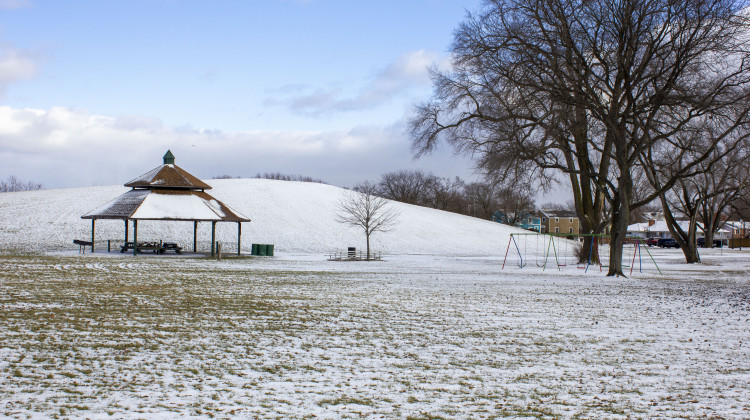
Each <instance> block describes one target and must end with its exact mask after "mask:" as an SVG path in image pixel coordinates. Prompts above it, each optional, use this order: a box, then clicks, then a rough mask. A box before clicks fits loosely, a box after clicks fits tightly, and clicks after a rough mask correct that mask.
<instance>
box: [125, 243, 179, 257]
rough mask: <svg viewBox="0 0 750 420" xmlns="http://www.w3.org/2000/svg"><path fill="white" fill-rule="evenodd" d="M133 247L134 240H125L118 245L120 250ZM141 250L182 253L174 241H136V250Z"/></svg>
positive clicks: (127, 249) (155, 252)
mask: <svg viewBox="0 0 750 420" xmlns="http://www.w3.org/2000/svg"><path fill="white" fill-rule="evenodd" d="M134 247H135V243H134V242H125V244H124V245H123V246H121V247H120V252H123V253H124V252H126V251H129V250H130V251H132V250H133V248H134ZM143 251H153V252H154V254H164V253H165V252H167V251H174V252H175V253H177V254H182V247H181V246H179V245H177V243H175V242H163V243H162V242H138V252H139V253H140V252H143Z"/></svg>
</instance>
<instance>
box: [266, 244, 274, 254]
mask: <svg viewBox="0 0 750 420" xmlns="http://www.w3.org/2000/svg"><path fill="white" fill-rule="evenodd" d="M266 255H267V256H269V257H273V244H267V245H266Z"/></svg>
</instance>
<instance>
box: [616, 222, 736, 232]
mask: <svg viewBox="0 0 750 420" xmlns="http://www.w3.org/2000/svg"><path fill="white" fill-rule="evenodd" d="M677 223H678V224H679V225H680V227H681V228H682V230H684V231H685V232H687V230H688V227H689V225H690V222H689V221H687V220H678V221H677ZM697 229H698V232H700V233H703V229H701V227H700V226H697ZM719 231H720V232H723V231H727V230H726V229H724V228H720V229H719ZM628 232H655V233H668V232H669V228H668V227H667V222H665V221H664V220H657V221H656V222H655V223H654V224H653V225H651V226H649V224H648V223H634V224H632V225H629V226H628ZM727 232H728V231H727Z"/></svg>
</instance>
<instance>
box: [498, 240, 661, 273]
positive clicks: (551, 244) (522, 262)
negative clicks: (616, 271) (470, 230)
mask: <svg viewBox="0 0 750 420" xmlns="http://www.w3.org/2000/svg"><path fill="white" fill-rule="evenodd" d="M516 236H526V237H528V236H536V237H537V245H538V242H539V241H538V239H539V236H542V237H549V242H548V243H547V251H546V253H545V254H544V255H545V257H544V264H543V265H539V264H538V263H537V266H538V267H541V268H542V271H544V270H546V269H547V261H548V260H549V257H550V250H551V251H552V253H553V255H554V257H555V264H556V265H557V270H558V271H560V267H565V266H567V255H566V256H565V258H566V261H565V264H560V259H559V257H558V254H557V246H555V237H557V238H562V239H568V238H566V237H575V238H580V237H583V238H591V244H592V246H591V247H589V258H588V260H587V261H586V264H585V267H579V268H585V271H584V272H588V271H589V267H590V266H591V265H592V263H591V257H592V255H593V250H594V246H596V247H599V246H600V245H601V244H602V242H603V241H599V240H598V239H599V238H609V235H605V234H594V233H555V234H547V233H511V234H510V239H509V240H508V247H507V248H506V249H505V258H504V259H503V268H502V269H503V270H504V269H505V263H506V261H507V260H508V252H509V251H510V244H511V243H513V245H515V247H516V252H518V258H519V264H518V266H519V267H520V268H524V267H525V266H526V264H527V262H525V260H528V258H525V254H526V248H527V247H526V245H527V244H528V239H527V240H526V241H524V254H523V255H522V254H521V248H520V247H519V246H518V241H516V239H515V237H516ZM625 239H630V240H631V241H635V247H634V248H633V260H632V262H631V264H630V274H633V267H634V266H635V256H636V254H637V255H638V271H639V272H641V273H642V272H643V261H642V255H641V248H642V247H641V238H639V237H636V236H628V237H626V238H625ZM584 241H585V239H584ZM566 246H567V244H566ZM643 249H645V250H646V253H647V254H648V256H649V258H651V261H652V262H653V263H654V266H655V267H656V269H657V270H658V271H659V274H662V273H661V269H660V268H659V265H658V264H657V263H656V260H655V259H654V256H653V255H651V252H650V251H649V250H648V247H643ZM599 254H600V255H601V253H599ZM537 258H538V255H537ZM598 265H599V271H602V268H603V267H608V266H607V265H602V263H601V258H599V264H598Z"/></svg>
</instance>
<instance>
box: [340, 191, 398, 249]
mask: <svg viewBox="0 0 750 420" xmlns="http://www.w3.org/2000/svg"><path fill="white" fill-rule="evenodd" d="M377 191H378V188H377V186H376V185H375V184H372V183H370V182H367V181H365V182H363V183H361V184H357V185H356V186H355V187H354V191H347V192H346V195H345V196H344V197H343V198H342V199H341V201H340V202H339V206H338V214H337V215H336V220H337V221H339V222H340V223H344V224H346V225H349V226H353V227H355V228H360V229H362V230H363V231H364V234H365V239H366V241H367V260H368V261H369V260H370V235H372V234H373V233H375V232H388V231H390V230H391V229H392V228H393V227H394V226H395V225H396V223H397V218H398V216H399V213H398V212H397V211H396V210H395V209H393V208H392V207H391V204H390V203H389V201H388V200H387V199H385V198H383V197H380V196H378V195H377Z"/></svg>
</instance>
